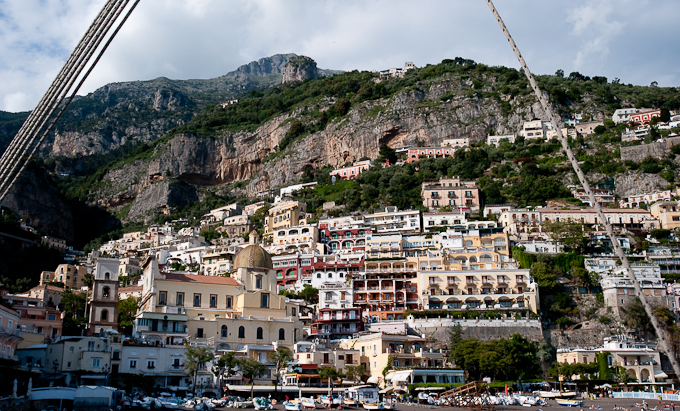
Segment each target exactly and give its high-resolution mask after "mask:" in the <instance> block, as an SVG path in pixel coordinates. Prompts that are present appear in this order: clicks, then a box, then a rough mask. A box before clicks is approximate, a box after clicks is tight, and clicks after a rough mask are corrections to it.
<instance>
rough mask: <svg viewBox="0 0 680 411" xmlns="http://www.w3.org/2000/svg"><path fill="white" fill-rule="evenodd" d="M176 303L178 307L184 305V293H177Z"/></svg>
mask: <svg viewBox="0 0 680 411" xmlns="http://www.w3.org/2000/svg"><path fill="white" fill-rule="evenodd" d="M177 305H178V306H180V307H181V306H183V305H184V293H177Z"/></svg>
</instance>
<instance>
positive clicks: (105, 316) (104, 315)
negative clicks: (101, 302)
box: [100, 310, 109, 321]
mask: <svg viewBox="0 0 680 411" xmlns="http://www.w3.org/2000/svg"><path fill="white" fill-rule="evenodd" d="M100 320H101V321H109V310H102V313H101V317H100Z"/></svg>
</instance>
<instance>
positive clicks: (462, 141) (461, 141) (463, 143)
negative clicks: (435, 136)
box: [442, 137, 470, 149]
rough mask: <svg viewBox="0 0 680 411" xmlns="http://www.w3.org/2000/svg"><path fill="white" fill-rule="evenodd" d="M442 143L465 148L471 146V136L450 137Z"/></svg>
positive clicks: (456, 147)
mask: <svg viewBox="0 0 680 411" xmlns="http://www.w3.org/2000/svg"><path fill="white" fill-rule="evenodd" d="M442 144H443V145H445V146H450V147H453V148H455V149H459V148H463V147H469V146H470V138H469V137H461V138H449V139H446V140H444V141H442Z"/></svg>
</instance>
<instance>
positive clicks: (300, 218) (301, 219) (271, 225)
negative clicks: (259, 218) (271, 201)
mask: <svg viewBox="0 0 680 411" xmlns="http://www.w3.org/2000/svg"><path fill="white" fill-rule="evenodd" d="M304 224H307V205H306V204H305V203H301V202H299V201H284V202H282V203H279V204H275V205H274V206H272V207H271V208H270V209H269V211H267V215H266V216H265V219H264V234H265V235H271V234H272V233H273V232H274V231H276V230H278V229H280V228H290V227H294V226H296V225H304Z"/></svg>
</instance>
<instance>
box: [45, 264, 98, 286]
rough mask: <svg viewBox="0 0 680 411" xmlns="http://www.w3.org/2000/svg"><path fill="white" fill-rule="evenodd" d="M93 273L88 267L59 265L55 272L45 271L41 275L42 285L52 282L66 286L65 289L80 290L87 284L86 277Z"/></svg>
mask: <svg viewBox="0 0 680 411" xmlns="http://www.w3.org/2000/svg"><path fill="white" fill-rule="evenodd" d="M91 272H92V269H91V268H88V267H86V266H79V265H71V264H59V265H58V266H57V268H56V269H55V270H54V271H43V272H41V273H40V285H45V284H47V283H51V282H59V283H63V284H64V288H65V289H67V290H68V289H73V290H80V289H81V288H82V287H83V286H84V285H85V284H84V283H83V280H85V276H86V275H87V274H89V273H91Z"/></svg>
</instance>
